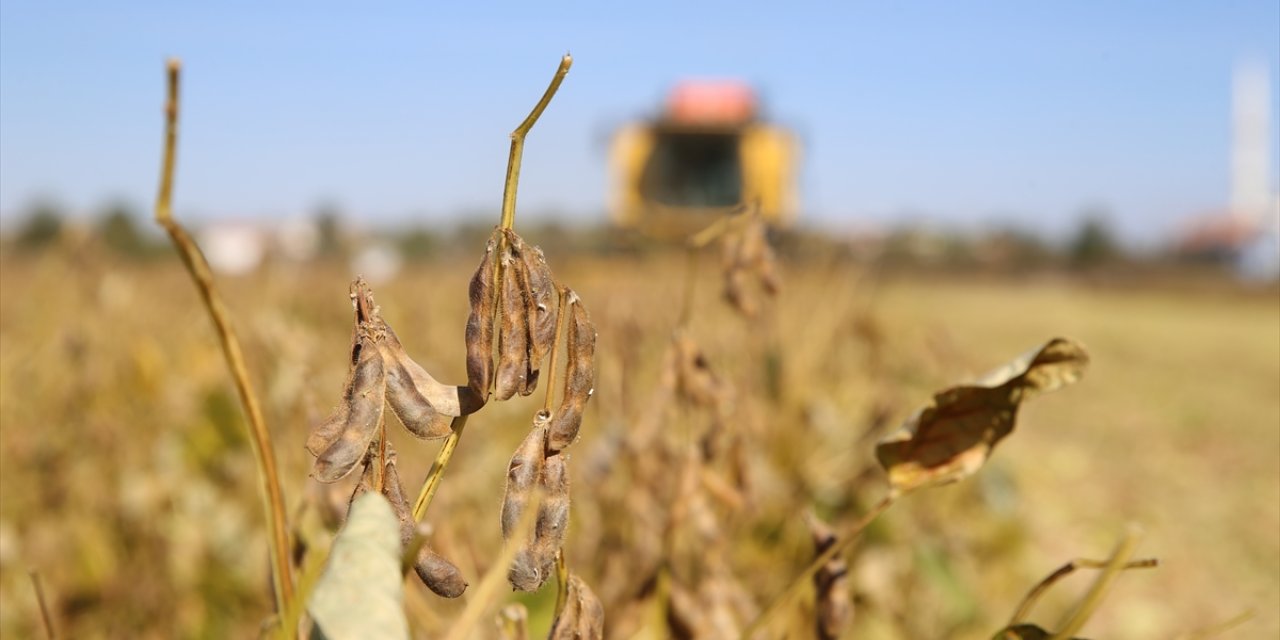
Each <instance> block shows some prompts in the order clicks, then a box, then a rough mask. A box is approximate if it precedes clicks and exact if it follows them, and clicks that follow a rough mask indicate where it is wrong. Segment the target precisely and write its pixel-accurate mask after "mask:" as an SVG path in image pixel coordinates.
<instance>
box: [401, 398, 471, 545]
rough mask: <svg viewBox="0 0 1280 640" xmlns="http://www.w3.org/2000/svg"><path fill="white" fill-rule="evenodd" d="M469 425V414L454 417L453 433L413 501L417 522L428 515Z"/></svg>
mask: <svg viewBox="0 0 1280 640" xmlns="http://www.w3.org/2000/svg"><path fill="white" fill-rule="evenodd" d="M466 427H467V416H458V417H456V418H454V419H453V433H451V434H449V437H448V438H447V439H446V440H445V441H444V444H443V445H441V446H440V453H437V454H436V459H435V462H432V463H431V471H429V472H427V479H426V481H424V482H423V483H422V491H420V492H419V493H418V500H417V501H416V502H414V503H413V519H414V521H415V522H422V518H423V517H425V516H426V515H427V507H428V506H430V505H431V499H432V498H434V497H435V495H436V488H437V487H439V486H440V478H441V477H442V476H443V475H444V470H445V468H446V467H448V466H449V461H450V460H452V459H453V451H454V449H457V448H458V440H461V439H462V430H463V429H465V428H466Z"/></svg>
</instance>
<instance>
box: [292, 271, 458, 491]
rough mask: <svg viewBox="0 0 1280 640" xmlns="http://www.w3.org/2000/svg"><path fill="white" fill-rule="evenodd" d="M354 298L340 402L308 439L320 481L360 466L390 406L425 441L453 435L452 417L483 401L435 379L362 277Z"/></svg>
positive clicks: (353, 287) (353, 289)
mask: <svg viewBox="0 0 1280 640" xmlns="http://www.w3.org/2000/svg"><path fill="white" fill-rule="evenodd" d="M351 301H352V305H353V306H354V307H355V322H354V328H353V330H352V339H351V351H350V359H349V360H350V363H349V366H350V370H349V371H348V373H347V380H346V384H345V388H344V389H343V393H342V402H341V403H340V404H339V405H338V407H337V409H335V410H334V412H333V414H332V415H331V416H330V417H329V418H328V419H326V420H325V421H324V422H322V423H320V424H319V425H317V426H316V427H315V428H314V429H312V431H311V434H310V435H309V436H308V438H307V450H308V451H310V452H311V455H314V456H316V463H315V468H314V469H313V471H312V475H313V476H314V477H315V478H316V479H317V480H319V481H321V482H336V481H338V480H340V479H342V478H344V477H346V476H347V475H348V474H350V473H351V471H352V470H354V469H355V468H356V465H357V464H358V463H359V462H360V459H361V456H363V455H364V452H365V451H366V450H367V449H368V448H369V444H370V443H371V442H373V440H374V438H375V437H376V436H377V433H378V429H379V425H381V424H382V421H383V420H384V419H385V407H386V405H388V404H389V405H390V406H391V410H392V412H393V413H394V414H395V415H396V417H397V418H399V420H400V422H401V423H402V424H403V425H404V426H405V428H406V429H407V430H408V431H409V433H411V434H413V435H414V436H415V437H418V438H423V439H435V438H443V437H445V436H447V435H449V433H450V432H451V422H452V419H453V418H454V417H456V416H460V415H463V414H464V413H470V412H473V411H475V410H477V409H479V408H480V406H481V405H483V401H482V400H480V401H477V397H476V396H474V394H472V393H471V392H470V390H469V389H468V388H467V387H454V386H450V385H446V384H443V383H441V382H438V381H436V379H435V378H433V377H431V374H429V373H427V371H426V369H423V368H422V366H421V365H419V364H418V363H417V362H414V360H413V358H410V357H409V354H408V353H406V352H405V349H404V346H403V345H402V344H400V339H399V338H398V337H397V336H396V333H395V331H393V330H392V329H391V326H390V325H388V324H387V323H386V321H385V320H383V319H382V314H381V312H380V310H379V308H378V306H377V305H376V304H375V303H374V300H373V291H372V290H370V289H369V286H368V284H366V283H365V281H364V280H363V279H356V281H355V282H353V283H352V284H351ZM480 398H483V396H480Z"/></svg>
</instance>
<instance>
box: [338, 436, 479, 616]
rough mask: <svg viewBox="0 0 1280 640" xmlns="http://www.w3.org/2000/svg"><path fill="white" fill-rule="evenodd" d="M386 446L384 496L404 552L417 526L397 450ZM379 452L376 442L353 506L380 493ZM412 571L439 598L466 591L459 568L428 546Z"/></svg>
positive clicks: (423, 548) (421, 548)
mask: <svg viewBox="0 0 1280 640" xmlns="http://www.w3.org/2000/svg"><path fill="white" fill-rule="evenodd" d="M385 446H386V447H387V451H386V465H385V466H383V468H382V478H381V480H382V495H383V496H384V497H386V499H387V502H389V503H391V509H392V511H393V512H394V513H395V514H396V518H397V519H398V520H399V521H400V543H401V545H403V548H404V549H409V548H410V545H412V544H413V542H414V536H415V535H416V534H417V529H418V527H417V523H416V522H415V521H414V519H413V512H412V510H411V509H410V507H409V503H408V501H407V500H406V499H405V496H404V487H403V485H401V483H400V474H399V472H398V471H397V470H396V454H395V450H394V449H392V448H391V443H390V442H388V443H386V444H385ZM377 450H378V445H377V443H375V444H374V445H373V446H371V447H369V451H368V453H367V454H366V456H365V458H364V472H363V473H362V474H361V475H360V482H359V483H358V484H357V485H356V489H355V492H354V493H352V495H351V500H350V502H351V503H354V502H355V500H356V498H358V497H360V496H361V495H363V494H364V493H367V492H370V491H377V487H378V453H377ZM413 569H414V572H415V573H417V574H418V578H419V579H420V580H422V583H423V584H425V585H427V588H428V589H431V590H432V591H433V592H435V593H436V594H437V595H439V596H442V597H445V598H457V597H458V596H460V595H462V593H463V592H464V591H466V589H467V582H466V580H464V579H463V578H462V572H461V571H459V570H458V567H457V566H456V565H454V564H453V563H452V562H450V561H448V560H447V559H445V558H444V557H443V556H441V555H440V554H438V553H436V552H435V551H432V550H431V548H430V547H428V546H427V545H426V544H423V545H421V546H420V547H419V548H418V552H417V556H416V557H415V559H414V562H413Z"/></svg>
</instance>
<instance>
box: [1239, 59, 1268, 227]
mask: <svg viewBox="0 0 1280 640" xmlns="http://www.w3.org/2000/svg"><path fill="white" fill-rule="evenodd" d="M1234 80H1235V82H1234V92H1233V96H1232V97H1233V100H1232V112H1233V113H1232V116H1233V117H1232V123H1233V127H1232V128H1233V138H1234V139H1233V140H1232V146H1231V215H1232V216H1235V217H1237V218H1239V219H1242V221H1247V222H1249V223H1251V224H1253V225H1256V226H1259V227H1261V226H1264V225H1265V224H1266V223H1267V222H1268V221H1267V218H1269V217H1270V216H1269V215H1268V213H1270V212H1269V209H1271V207H1272V203H1273V197H1274V196H1272V186H1271V177H1272V175H1273V169H1272V168H1271V138H1270V131H1269V129H1270V127H1269V126H1268V125H1269V122H1268V120H1269V119H1270V117H1271V108H1270V105H1269V104H1268V102H1269V97H1270V88H1269V86H1268V78H1267V68H1266V67H1265V66H1263V65H1262V64H1259V63H1252V62H1249V63H1240V64H1237V65H1236V70H1235V78H1234Z"/></svg>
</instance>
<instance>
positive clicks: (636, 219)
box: [609, 82, 799, 238]
mask: <svg viewBox="0 0 1280 640" xmlns="http://www.w3.org/2000/svg"><path fill="white" fill-rule="evenodd" d="M609 162H610V170H611V173H612V181H613V184H612V185H611V192H610V193H611V200H612V201H611V203H610V208H611V213H612V216H613V219H614V222H615V223H617V224H618V225H619V226H622V227H627V228H633V229H637V230H639V231H642V232H644V233H646V234H649V235H653V236H657V237H662V238H672V237H678V236H684V235H688V234H690V233H693V232H695V231H697V230H698V229H701V228H703V227H705V226H706V225H708V224H710V223H711V222H712V221H713V220H715V219H716V217H718V216H719V215H722V214H725V213H728V212H730V211H733V210H734V209H736V208H737V207H739V206H742V205H757V206H759V209H760V214H761V215H762V216H763V217H764V218H765V220H767V221H768V222H769V223H770V224H771V225H773V226H786V225H787V224H789V223H790V222H791V221H792V220H793V219H794V218H795V216H796V212H797V209H798V199H797V197H796V167H797V165H798V163H799V150H798V145H797V144H796V142H795V138H794V136H793V135H792V134H791V133H790V132H789V131H786V130H784V129H783V128H781V127H779V126H777V125H773V124H770V123H767V122H765V121H763V120H761V119H760V118H759V114H758V113H757V105H756V98H755V94H754V92H752V90H751V89H750V88H749V87H747V86H745V85H742V84H738V83H730V82H698V83H684V84H680V85H677V86H676V87H675V89H674V90H673V91H672V92H671V94H670V96H668V99H667V105H666V109H665V110H664V112H663V113H662V114H661V115H660V116H659V117H658V118H656V119H654V120H651V121H646V122H639V123H634V124H630V125H627V126H624V127H623V128H622V129H621V130H619V132H618V133H617V134H616V135H615V137H614V139H613V143H612V148H611V149H610V157H609Z"/></svg>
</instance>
